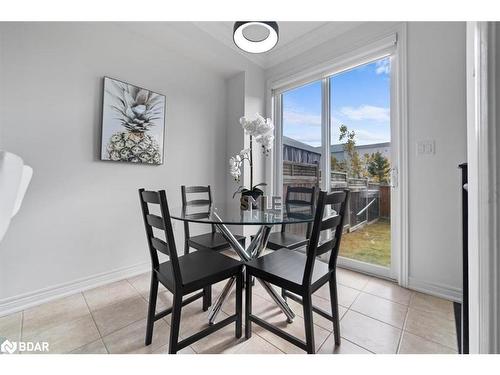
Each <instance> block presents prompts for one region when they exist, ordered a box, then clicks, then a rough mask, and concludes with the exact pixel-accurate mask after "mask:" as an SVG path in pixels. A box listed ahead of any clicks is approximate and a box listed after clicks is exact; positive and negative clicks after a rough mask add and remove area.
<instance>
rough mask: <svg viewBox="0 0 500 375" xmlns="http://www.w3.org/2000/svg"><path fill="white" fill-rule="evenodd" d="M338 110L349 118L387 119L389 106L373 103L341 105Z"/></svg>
mask: <svg viewBox="0 0 500 375" xmlns="http://www.w3.org/2000/svg"><path fill="white" fill-rule="evenodd" d="M340 112H341V113H342V114H343V115H344V116H346V117H347V118H349V119H350V120H355V121H358V120H373V121H381V122H382V121H389V120H390V111H389V108H384V107H376V106H373V105H361V106H359V107H342V108H341V109H340Z"/></svg>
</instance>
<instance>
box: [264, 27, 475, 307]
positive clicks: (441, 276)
mask: <svg viewBox="0 0 500 375" xmlns="http://www.w3.org/2000/svg"><path fill="white" fill-rule="evenodd" d="M397 26H398V24H396V23H383V22H370V23H365V24H363V25H361V26H359V27H357V28H355V29H353V30H351V31H348V32H347V33H345V34H343V35H341V36H340V37H338V38H335V39H332V40H330V41H328V42H326V43H324V44H322V45H320V46H318V47H315V48H313V49H311V50H309V51H307V52H306V53H304V54H302V55H300V56H298V57H295V58H293V59H292V60H289V61H287V62H284V63H282V64H279V65H276V66H273V67H271V68H270V69H268V70H267V71H266V76H267V79H268V80H269V81H275V80H278V79H283V78H285V77H287V76H289V75H293V74H296V73H299V72H300V71H301V70H304V69H308V68H311V67H313V66H315V65H318V64H324V63H325V62H326V61H329V60H331V59H334V58H336V57H340V56H342V55H343V54H346V53H348V52H350V51H352V50H354V49H357V48H359V47H360V46H362V45H364V44H367V43H369V42H371V41H374V40H377V38H380V37H381V36H383V35H387V34H388V33H389V32H391V31H393V30H395V29H396V28H397ZM407 36H408V38H407V48H408V64H407V65H408V66H407V70H408V73H407V74H408V77H407V83H408V126H409V150H408V153H409V171H408V172H409V226H410V228H409V281H410V287H413V288H415V289H420V290H425V291H427V292H430V293H433V294H439V295H442V296H447V297H449V298H453V299H456V298H459V296H460V291H461V264H460V256H461V255H460V254H461V234H460V233H461V232H460V230H461V227H460V190H459V171H458V169H457V166H458V164H459V163H462V162H464V161H465V160H466V116H465V23H449V22H447V23H445V22H439V23H428V22H426V23H421V22H413V23H408V29H407ZM269 112H270V109H269V108H268V113H269ZM419 140H435V142H436V153H435V155H433V156H426V155H424V156H417V155H416V142H417V141H419ZM267 166H268V168H271V167H272V166H271V163H268V164H267ZM268 174H269V173H268Z"/></svg>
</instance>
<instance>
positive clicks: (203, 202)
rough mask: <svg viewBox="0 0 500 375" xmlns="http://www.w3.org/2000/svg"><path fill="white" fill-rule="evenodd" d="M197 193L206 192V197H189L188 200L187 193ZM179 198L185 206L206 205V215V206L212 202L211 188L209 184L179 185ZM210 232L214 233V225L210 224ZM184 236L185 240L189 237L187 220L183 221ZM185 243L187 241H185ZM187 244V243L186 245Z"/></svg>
mask: <svg viewBox="0 0 500 375" xmlns="http://www.w3.org/2000/svg"><path fill="white" fill-rule="evenodd" d="M199 193H207V195H208V197H207V199H200V198H197V199H191V200H188V194H199ZM181 198H182V205H183V206H185V207H187V206H207V215H208V207H209V206H210V205H211V204H212V189H211V188H210V185H207V186H185V185H182V186H181ZM212 232H213V233H215V226H214V225H213V224H212ZM184 237H185V241H187V240H188V239H189V238H190V234H189V222H188V221H185V222H184ZM186 243H187V242H186ZM186 246H187V245H186Z"/></svg>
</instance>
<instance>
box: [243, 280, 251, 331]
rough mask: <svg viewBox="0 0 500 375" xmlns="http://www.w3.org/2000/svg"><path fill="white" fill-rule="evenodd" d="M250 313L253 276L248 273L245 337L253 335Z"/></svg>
mask: <svg viewBox="0 0 500 375" xmlns="http://www.w3.org/2000/svg"><path fill="white" fill-rule="evenodd" d="M250 314H252V276H251V275H249V274H248V273H247V274H246V285H245V338H246V339H249V338H250V337H252V322H251V321H250Z"/></svg>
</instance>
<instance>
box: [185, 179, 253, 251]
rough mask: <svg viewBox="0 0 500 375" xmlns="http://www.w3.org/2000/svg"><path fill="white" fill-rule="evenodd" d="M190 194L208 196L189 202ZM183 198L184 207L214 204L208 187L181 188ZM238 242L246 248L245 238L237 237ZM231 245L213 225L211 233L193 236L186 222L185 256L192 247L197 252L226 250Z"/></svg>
mask: <svg viewBox="0 0 500 375" xmlns="http://www.w3.org/2000/svg"><path fill="white" fill-rule="evenodd" d="M188 194H207V198H203V199H199V198H198V199H193V200H188ZM181 197H182V205H183V206H207V207H208V206H210V205H211V204H212V191H211V189H210V185H208V186H184V185H182V186H181ZM235 237H236V239H237V240H238V242H240V243H241V245H242V246H243V247H244V246H245V237H244V236H240V235H235ZM230 246H231V245H230V244H229V242H228V241H227V240H226V239H225V238H224V236H223V235H222V234H221V233H219V232H217V231H216V230H215V225H213V224H212V230H211V231H210V232H209V233H204V234H200V235H197V236H191V234H190V232H189V222H187V221H185V222H184V254H189V249H190V248H191V247H192V248H194V249H196V250H215V251H220V250H225V249H227V248H229V247H230Z"/></svg>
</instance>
